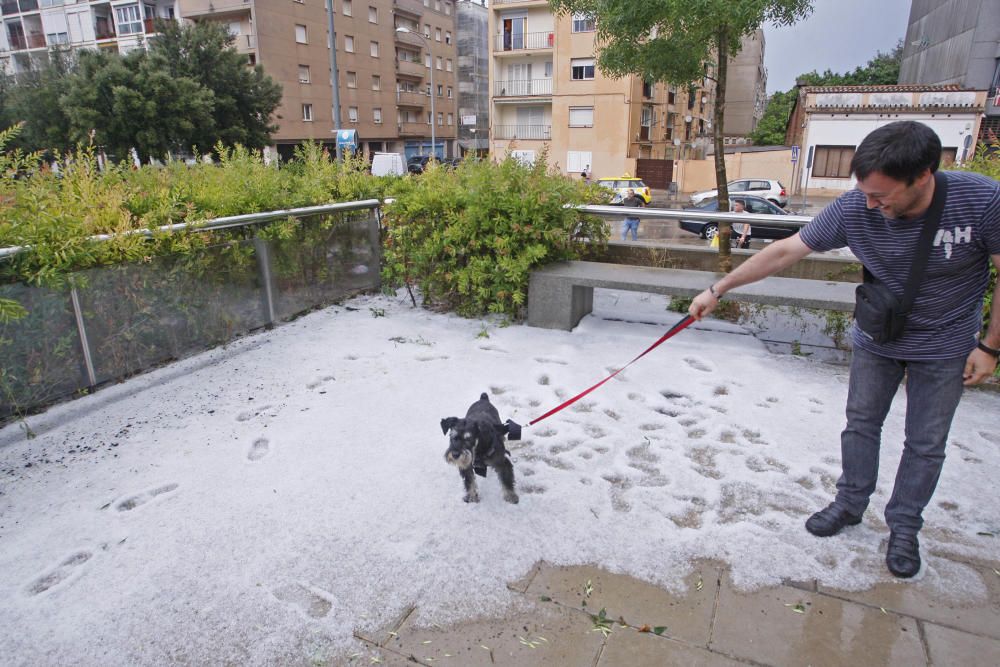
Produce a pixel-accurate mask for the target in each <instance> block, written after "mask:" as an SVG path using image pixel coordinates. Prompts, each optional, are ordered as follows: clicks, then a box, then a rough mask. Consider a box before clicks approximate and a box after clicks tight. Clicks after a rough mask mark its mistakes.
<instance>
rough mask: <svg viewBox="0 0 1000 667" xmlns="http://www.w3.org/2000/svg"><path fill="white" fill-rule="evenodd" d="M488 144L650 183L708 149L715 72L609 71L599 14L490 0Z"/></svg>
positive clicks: (564, 166)
mask: <svg viewBox="0 0 1000 667" xmlns="http://www.w3.org/2000/svg"><path fill="white" fill-rule="evenodd" d="M489 20H490V25H489V34H490V82H491V86H492V89H491V91H490V93H491V96H490V123H491V128H490V150H491V152H492V153H493V154H494V155H496V156H497V157H502V156H504V155H505V154H506V153H507V152H508V151H511V152H512V153H513V154H514V155H515V156H516V157H518V158H519V159H522V160H525V161H529V162H530V161H533V160H535V159H536V157H537V156H538V154H539V151H541V150H542V148H543V147H547V148H548V151H549V154H548V159H549V162H550V164H552V165H554V166H557V167H558V168H559V169H560V170H562V171H563V172H564V173H567V174H579V173H581V172H582V171H583V170H584V169H586V168H589V170H590V171H591V172H592V173H593V175H594V176H595V177H598V178H600V177H602V176H618V175H622V174H625V173H629V174H637V175H639V176H641V177H643V178H646V179H647V182H651V184H652V185H654V187H666V185H667V184H668V183H669V181H670V180H671V177H672V173H671V171H672V165H671V164H669V161H670V160H672V159H674V158H679V157H681V156H684V157H687V156H688V155H691V156H693V153H695V152H699V153H701V154H703V153H704V148H705V146H706V145H707V144H708V137H709V135H710V134H711V115H712V108H713V105H714V79H712V78H711V77H710V73H709V72H706V78H705V80H704V81H698V82H694V83H693V84H692V85H691V86H689V87H670V86H666V85H663V84H655V85H654V84H649V83H647V82H644V81H642V80H641V79H640V78H639V77H637V76H629V77H624V78H622V79H617V80H616V79H611V78H608V77H606V76H604V75H603V74H602V73H601V72H600V70H598V69H597V66H596V62H595V45H594V37H595V33H594V22H593V20H592V19H588V18H587V17H584V16H556V15H553V13H552V12H551V10H550V9H549V5H548V3H547V2H546V0H493V1H492V2H491V3H490V19H489Z"/></svg>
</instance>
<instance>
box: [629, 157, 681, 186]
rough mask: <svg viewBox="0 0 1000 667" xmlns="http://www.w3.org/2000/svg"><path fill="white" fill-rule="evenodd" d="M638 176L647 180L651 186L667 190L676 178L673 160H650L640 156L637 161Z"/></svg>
mask: <svg viewBox="0 0 1000 667" xmlns="http://www.w3.org/2000/svg"><path fill="white" fill-rule="evenodd" d="M635 170H636V176H638V177H639V178H641V179H642V180H643V181H645V182H646V185H648V186H649V187H651V188H656V189H657V190H666V189H667V188H668V187H669V185H670V182H671V181H673V180H674V161H673V160H650V159H644V158H639V159H638V160H637V161H636V166H635Z"/></svg>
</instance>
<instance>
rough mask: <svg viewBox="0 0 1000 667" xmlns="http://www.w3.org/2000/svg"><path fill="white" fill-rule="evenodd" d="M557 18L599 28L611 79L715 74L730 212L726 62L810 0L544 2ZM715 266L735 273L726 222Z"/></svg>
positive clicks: (720, 164) (722, 176)
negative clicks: (588, 20)
mask: <svg viewBox="0 0 1000 667" xmlns="http://www.w3.org/2000/svg"><path fill="white" fill-rule="evenodd" d="M549 4H550V5H551V6H552V7H553V9H554V10H555V11H557V12H559V13H562V14H568V13H580V14H585V15H588V16H592V17H594V18H595V20H596V25H597V28H596V30H597V35H596V37H597V49H598V53H597V64H598V66H599V67H600V69H601V71H602V72H604V73H606V74H608V75H609V76H613V77H623V76H627V75H631V74H637V75H640V76H642V77H643V78H644V79H645V80H647V81H660V82H665V83H671V84H674V85H688V84H690V83H691V82H692V81H700V80H701V79H702V77H706V76H707V74H708V71H709V68H713V69H714V70H715V73H716V81H715V84H716V102H715V113H714V118H713V121H712V134H713V138H714V143H715V179H716V183H717V184H718V189H719V210H720V211H728V210H729V190H728V188H727V187H726V182H727V178H726V161H725V154H724V151H723V141H722V135H723V120H722V118H723V114H724V113H725V104H726V76H727V66H728V60H729V58H730V57H731V56H733V55H735V54H736V53H738V52H739V49H740V43H741V40H742V38H743V37H744V36H746V35H750V34H752V33H753V32H754V31H755V30H756V29H757V28H759V27H760V26H761V25H763V24H764V23H765V22H770V23H773V24H775V25H779V26H782V25H791V24H792V23H795V22H796V21H798V20H800V19H802V18H805V17H806V16H808V15H809V13H810V12H811V11H812V2H811V0H657V2H651V1H642V2H637V1H636V0H549ZM719 235H720V238H719V268H720V269H721V270H722V271H726V272H728V271H729V270H730V269H731V268H732V261H731V258H730V255H729V238H730V227H729V224H728V223H726V222H723V223H722V224H720V225H719Z"/></svg>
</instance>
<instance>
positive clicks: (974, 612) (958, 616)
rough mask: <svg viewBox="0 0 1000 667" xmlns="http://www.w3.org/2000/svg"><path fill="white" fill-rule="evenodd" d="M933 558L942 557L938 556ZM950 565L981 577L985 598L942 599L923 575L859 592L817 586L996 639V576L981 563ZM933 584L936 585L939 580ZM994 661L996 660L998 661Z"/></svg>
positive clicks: (999, 586) (999, 588) (999, 632)
mask: <svg viewBox="0 0 1000 667" xmlns="http://www.w3.org/2000/svg"><path fill="white" fill-rule="evenodd" d="M936 560H938V561H943V559H940V558H939V559H936ZM950 565H951V566H952V567H962V568H968V569H969V571H970V574H971V576H973V577H978V578H979V579H980V580H981V581H982V583H983V586H984V587H985V589H986V591H987V598H986V599H985V600H983V599H969V598H964V599H962V598H955V599H950V600H949V599H942V597H941V594H940V593H939V592H938V593H935V592H934V590H932V589H931V583H928V581H927V579H926V577H925V578H924V579H923V580H918V581H907V582H903V581H900V582H891V583H887V584H879V585H877V586H875V587H874V588H871V589H868V590H866V591H860V592H848V591H838V590H835V589H829V588H826V587H824V586H820V588H819V590H820V592H821V593H824V594H827V595H832V596H834V597H837V598H840V599H843V600H850V601H853V602H860V603H861V604H866V605H870V606H874V607H881V608H883V609H885V610H886V611H890V612H896V613H899V614H903V615H906V616H913V617H914V618H918V619H921V620H926V621H931V622H933V623H937V624H940V625H945V626H948V627H952V628H956V629H958V630H963V631H965V632H969V633H971V634H975V635H984V636H986V637H991V638H993V639H998V640H1000V576H997V575H996V573H994V572H993V570H992V569H987V568H985V567H977V566H973V565H966V564H964V563H951V564H950ZM937 585H938V586H940V583H938V584H937ZM995 664H1000V661H997V662H996V663H995Z"/></svg>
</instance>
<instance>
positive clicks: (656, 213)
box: [571, 206, 812, 230]
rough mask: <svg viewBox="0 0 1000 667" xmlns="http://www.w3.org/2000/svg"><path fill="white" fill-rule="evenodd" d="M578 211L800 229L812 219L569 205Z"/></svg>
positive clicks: (805, 216) (613, 216)
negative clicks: (725, 221)
mask: <svg viewBox="0 0 1000 667" xmlns="http://www.w3.org/2000/svg"><path fill="white" fill-rule="evenodd" d="M571 208H575V209H577V210H579V211H583V212H585V213H591V214H594V215H598V216H601V217H607V218H624V217H626V216H629V217H637V218H644V219H647V220H648V219H654V220H698V221H701V222H720V221H723V220H728V221H729V222H730V223H732V222H746V223H750V224H751V225H753V224H754V223H760V224H762V225H763V224H766V225H767V226H769V227H788V228H790V229H796V230H797V229H801V228H802V227H803V226H804V225H805V224H806V223H808V222H809V221H811V220H812V218H811V217H809V216H807V215H767V214H764V213H719V212H717V211H716V212H710V213H704V212H702V211H684V210H681V209H667V208H632V207H626V206H571Z"/></svg>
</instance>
